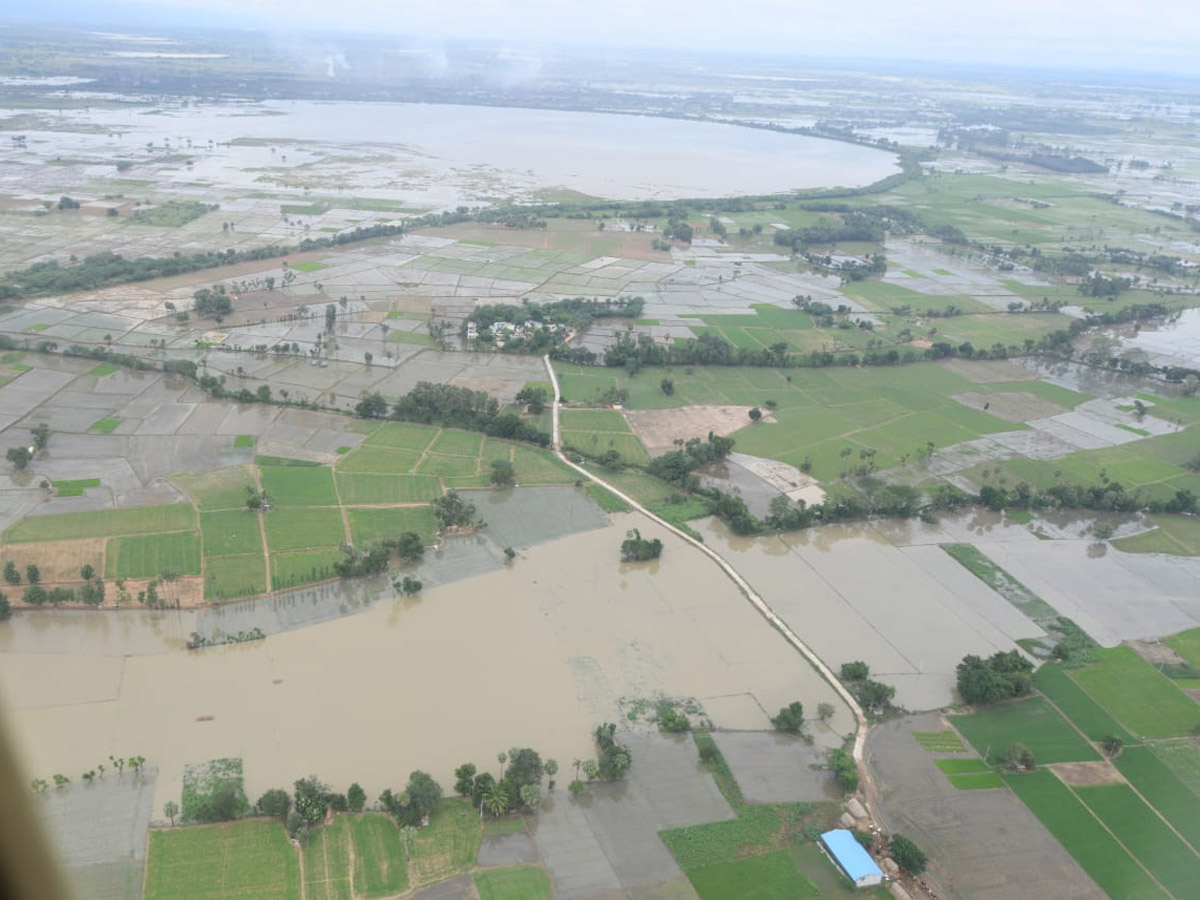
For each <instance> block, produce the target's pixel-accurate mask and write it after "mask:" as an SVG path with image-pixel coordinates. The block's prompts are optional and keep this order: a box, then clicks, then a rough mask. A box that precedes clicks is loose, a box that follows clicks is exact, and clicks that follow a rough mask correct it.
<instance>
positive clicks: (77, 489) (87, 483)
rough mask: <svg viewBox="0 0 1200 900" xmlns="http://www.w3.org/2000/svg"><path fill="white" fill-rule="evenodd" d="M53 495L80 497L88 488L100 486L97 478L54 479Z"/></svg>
mask: <svg viewBox="0 0 1200 900" xmlns="http://www.w3.org/2000/svg"><path fill="white" fill-rule="evenodd" d="M52 483H53V484H54V496H55V497H82V496H83V492H84V491H86V490H87V489H88V488H95V487H100V479H99V478H76V479H74V480H72V481H55V482H52Z"/></svg>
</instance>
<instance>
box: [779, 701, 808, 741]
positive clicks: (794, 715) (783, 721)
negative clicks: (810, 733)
mask: <svg viewBox="0 0 1200 900" xmlns="http://www.w3.org/2000/svg"><path fill="white" fill-rule="evenodd" d="M771 724H772V725H774V726H775V730H776V731H783V732H786V733H787V734H799V733H800V732H801V731H803V730H804V706H803V704H801V703H800V701H799V700H793V701H792V702H791V703H789V704H788V705H787V706H785V707H783V708H782V709H780V710H779V715H777V716H775V718H773V719H771Z"/></svg>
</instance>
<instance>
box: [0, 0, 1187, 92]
mask: <svg viewBox="0 0 1200 900" xmlns="http://www.w3.org/2000/svg"><path fill="white" fill-rule="evenodd" d="M6 21H8V22H9V23H11V24H15V23H26V22H27V23H55V24H60V25H72V24H73V25H81V26H82V25H94V24H101V23H104V22H111V23H112V24H113V25H120V26H124V27H134V26H137V27H140V28H154V27H184V26H190V27H197V28H219V27H230V28H247V27H250V28H258V29H261V30H263V31H264V32H266V33H267V34H268V36H269V37H272V38H283V39H286V38H288V37H289V36H298V35H302V34H306V33H308V34H311V33H318V34H321V35H322V36H323V37H326V38H329V37H332V36H333V35H336V34H352V33H368V34H374V35H388V34H394V35H397V36H404V37H406V38H408V39H416V40H424V41H430V42H437V41H446V40H454V39H468V40H469V39H486V40H492V41H502V42H505V41H507V42H513V43H516V44H527V45H585V46H599V47H611V48H614V49H619V48H622V47H628V48H636V49H662V50H697V51H728V52H735V53H739V54H753V53H755V52H758V53H761V54H763V55H765V56H775V57H778V56H782V55H787V56H792V55H794V56H795V57H797V58H805V57H808V58H816V59H839V58H840V59H854V60H865V59H877V60H895V61H908V62H912V61H924V62H929V63H934V64H936V63H945V64H954V65H963V64H967V65H979V66H1004V67H1016V68H1032V69H1080V70H1095V71H1117V70H1121V71H1125V70H1136V71H1140V72H1148V73H1164V74H1197V73H1200V60H1197V59H1196V58H1195V56H1194V52H1193V48H1194V46H1195V45H1196V43H1197V42H1198V41H1200V6H1198V7H1185V6H1182V5H1181V4H1178V3H1173V2H1170V0H1148V2H1147V3H1145V4H1141V5H1140V6H1139V7H1136V8H1133V7H1130V6H1129V5H1128V4H1124V3H1122V4H1118V3H1116V2H1113V0H1096V2H1090V3H1088V4H1086V5H1085V4H1083V3H1081V2H1079V0H1058V2H1055V0H1010V2H1009V3H1007V4H1005V6H1004V8H1003V9H1002V10H1001V9H983V8H976V9H969V8H964V7H962V6H960V5H954V6H952V5H951V4H949V3H946V2H944V0H939V2H934V3H927V4H925V5H924V6H921V7H919V8H918V7H911V6H910V7H904V6H901V5H899V4H896V3H895V2H893V0H886V2H885V0H861V2H859V3H857V4H855V6H854V15H853V17H852V18H847V17H841V18H839V17H835V16H831V15H830V14H829V11H828V7H827V6H825V5H818V4H815V3H808V4H796V3H787V2H784V0H745V2H743V3H741V4H739V5H738V6H737V7H736V12H734V11H732V10H731V8H730V7H728V6H725V5H717V4H712V3H707V4H700V5H695V6H692V7H687V8H685V9H681V8H674V7H661V6H652V5H647V4H642V3H639V2H634V0H613V2H610V3H609V4H608V5H607V6H605V7H603V8H601V7H597V6H596V5H594V4H590V3H584V2H580V0H555V2H550V0H508V2H497V0H466V2H459V3H453V4H446V3H443V2H438V0H406V2H405V3H404V5H403V8H400V9H397V8H396V5H395V4H394V3H392V2H389V0H343V2H341V3H337V4H328V3H317V2H313V0H123V2H118V3H112V4H106V6H105V9H104V10H103V12H101V11H99V10H96V9H95V8H94V7H93V6H92V5H91V4H90V3H87V2H83V0H50V2H47V3H43V4H40V5H39V6H37V7H36V8H33V9H30V8H25V9H22V10H21V11H20V12H19V13H18V14H17V15H16V16H12V15H11V14H10V16H9V17H7V19H6ZM1164 31H1166V32H1167V35H1166V36H1164V34H1163V32H1164Z"/></svg>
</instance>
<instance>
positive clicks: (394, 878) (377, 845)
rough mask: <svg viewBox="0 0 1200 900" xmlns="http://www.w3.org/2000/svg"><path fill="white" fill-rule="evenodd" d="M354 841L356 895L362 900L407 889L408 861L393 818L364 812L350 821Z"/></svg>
mask: <svg viewBox="0 0 1200 900" xmlns="http://www.w3.org/2000/svg"><path fill="white" fill-rule="evenodd" d="M350 833H351V835H352V836H353V838H354V892H355V894H357V895H358V896H359V897H361V898H363V900H376V898H379V897H390V896H392V895H393V894H402V893H404V891H406V890H408V859H407V855H406V854H405V852H404V842H403V841H402V840H401V839H400V829H399V828H398V827H397V826H396V822H395V820H393V819H392V818H391V816H387V815H383V814H380V813H364V814H362V815H360V816H355V817H353V818H351V820H350Z"/></svg>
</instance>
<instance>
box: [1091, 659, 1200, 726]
mask: <svg viewBox="0 0 1200 900" xmlns="http://www.w3.org/2000/svg"><path fill="white" fill-rule="evenodd" d="M1095 655H1096V658H1097V662H1095V663H1092V664H1091V665H1088V666H1084V667H1083V668H1080V669H1073V670H1072V671H1071V673H1070V674H1071V677H1072V678H1074V679H1075V681H1076V683H1077V684H1079V686H1080V687H1082V688H1083V689H1084V690H1085V691H1087V692H1088V693H1089V694H1090V695H1091V696H1092V697H1093V698H1094V699H1095V700H1096V702H1097V703H1099V704H1100V705H1101V706H1103V707H1104V708H1106V709H1107V710H1108V711H1109V712H1110V713H1112V715H1113V716H1114V717H1115V718H1116V720H1117V721H1118V722H1120V723H1121V724H1122V725H1124V726H1125V727H1126V728H1127V729H1128V730H1129V731H1130V733H1132V734H1133V735H1135V736H1144V737H1148V738H1170V737H1182V736H1183V735H1187V734H1191V733H1192V732H1193V729H1196V728H1200V704H1197V703H1196V702H1195V701H1194V700H1192V699H1191V698H1190V697H1189V696H1188V695H1187V694H1185V693H1183V691H1181V690H1180V689H1179V688H1178V687H1176V686H1175V685H1174V684H1172V683H1171V680H1170V679H1169V678H1167V677H1165V676H1164V675H1163V674H1162V673H1161V672H1159V671H1158V670H1157V669H1155V668H1154V666H1152V665H1150V663H1148V662H1146V661H1145V660H1144V659H1142V658H1141V657H1140V656H1138V655H1137V653H1135V652H1134V651H1133V650H1132V649H1130V648H1129V647H1124V646H1122V647H1113V648H1111V649H1105V650H1097V651H1095Z"/></svg>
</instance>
